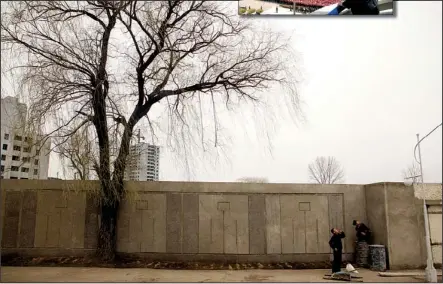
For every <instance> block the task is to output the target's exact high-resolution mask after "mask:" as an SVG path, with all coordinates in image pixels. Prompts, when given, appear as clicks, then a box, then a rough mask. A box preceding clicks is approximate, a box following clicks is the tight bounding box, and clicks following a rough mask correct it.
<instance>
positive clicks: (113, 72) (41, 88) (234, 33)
mask: <svg viewBox="0 0 443 284" xmlns="http://www.w3.org/2000/svg"><path fill="white" fill-rule="evenodd" d="M226 5H229V4H226V3H217V2H206V1H176V0H169V1H152V2H151V1H18V2H8V3H6V4H5V7H3V4H2V20H1V21H2V23H1V40H2V53H6V52H8V53H9V56H10V58H14V59H15V61H14V63H12V64H11V65H12V67H13V69H17V68H20V69H21V72H22V73H21V80H20V83H19V85H20V86H21V87H22V93H26V94H27V99H28V101H27V102H28V104H29V105H30V106H31V108H32V110H33V111H32V113H33V117H32V119H34V120H35V121H39V122H41V121H51V123H49V124H50V125H51V131H48V133H49V135H50V136H51V137H55V139H57V141H58V142H57V143H58V144H63V143H67V141H69V140H70V138H71V137H72V136H73V135H74V134H75V133H76V132H77V131H79V130H81V129H82V128H83V127H93V128H94V130H95V131H94V132H95V133H94V134H95V136H96V141H97V148H98V156H99V160H98V164H97V167H98V168H97V171H98V178H99V180H100V193H101V195H100V207H101V214H100V218H101V219H100V230H99V237H98V248H97V252H98V255H99V256H100V257H101V258H102V259H103V260H112V259H114V256H115V246H116V225H117V217H118V212H119V207H120V203H121V200H122V198H124V187H123V176H124V170H125V167H126V160H127V156H128V152H129V145H130V140H131V137H132V136H133V132H134V127H135V126H136V125H137V123H138V122H139V121H140V120H141V119H142V118H143V117H145V118H147V121H148V122H149V127H150V128H151V129H153V128H154V125H155V123H154V122H153V121H152V119H153V117H152V116H150V114H151V112H152V108H153V106H155V105H159V106H163V107H165V112H164V113H165V114H166V115H167V116H168V119H169V124H168V129H167V131H165V132H166V133H167V135H168V136H174V137H179V138H181V137H185V135H187V134H188V133H190V132H192V131H193V129H192V128H191V127H190V125H189V124H188V123H189V122H190V121H189V120H188V119H187V118H188V116H186V113H187V112H190V110H193V109H192V106H194V105H197V106H198V107H197V110H200V111H197V112H196V116H197V117H198V118H199V120H197V121H199V122H200V123H201V128H200V129H201V130H202V129H204V128H205V127H206V126H207V124H208V121H212V123H213V128H214V131H213V132H214V138H213V141H212V142H213V143H214V145H215V146H217V144H218V142H219V139H218V134H217V133H218V132H219V129H220V123H221V121H220V119H219V117H218V111H217V110H218V109H220V108H222V107H223V106H226V107H227V108H228V110H229V109H230V108H232V106H234V105H237V104H239V103H240V102H242V101H245V102H248V101H249V102H252V103H259V102H260V101H261V100H260V96H259V95H257V94H259V91H263V90H266V89H268V88H269V87H270V86H271V84H273V83H277V84H278V85H280V86H284V87H285V92H284V94H285V95H286V96H287V97H288V98H289V99H290V102H291V104H290V105H291V106H292V107H293V108H294V110H297V111H298V110H299V100H298V95H297V92H296V89H295V83H296V82H297V81H296V80H295V78H294V77H293V76H288V73H289V72H288V67H292V65H290V64H292V62H291V58H294V57H293V56H292V55H291V53H290V50H289V49H288V47H287V42H288V41H287V40H285V39H284V38H282V37H281V35H280V34H278V33H268V32H264V31H260V30H258V29H255V28H254V26H253V25H252V23H251V22H249V21H245V20H244V19H239V18H238V16H237V15H236V12H235V9H229V8H228V6H226ZM231 10H232V11H231ZM3 55H4V54H2V56H3ZM262 94H265V93H264V92H262ZM125 108H127V110H125ZM208 109H209V110H211V113H212V114H211V115H210V116H206V115H205V114H204V111H202V110H205V111H206V110H208ZM47 124H48V123H47ZM112 137H114V138H115V139H111V138H112ZM199 137H200V138H201V137H202V135H200V136H199ZM111 141H115V143H111ZM180 142H181V140H180V139H178V140H177V143H180ZM202 144H203V145H204V144H205V142H203V139H202ZM54 147H57V145H55V146H54ZM183 148H184V149H186V147H183ZM185 154H186V153H185Z"/></svg>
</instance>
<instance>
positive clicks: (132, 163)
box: [125, 142, 160, 181]
mask: <svg viewBox="0 0 443 284" xmlns="http://www.w3.org/2000/svg"><path fill="white" fill-rule="evenodd" d="M159 159H160V147H159V146H155V145H151V144H148V143H144V142H138V143H137V144H134V145H131V146H130V148H129V155H128V162H127V165H126V171H125V180H135V181H158V176H159Z"/></svg>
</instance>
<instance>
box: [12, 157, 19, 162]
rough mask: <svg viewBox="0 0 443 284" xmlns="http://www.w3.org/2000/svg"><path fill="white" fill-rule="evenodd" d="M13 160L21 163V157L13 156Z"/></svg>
mask: <svg viewBox="0 0 443 284" xmlns="http://www.w3.org/2000/svg"><path fill="white" fill-rule="evenodd" d="M12 160H13V161H20V157H19V156H12Z"/></svg>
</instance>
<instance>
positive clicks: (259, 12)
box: [255, 8, 263, 15]
mask: <svg viewBox="0 0 443 284" xmlns="http://www.w3.org/2000/svg"><path fill="white" fill-rule="evenodd" d="M255 13H257V14H259V15H260V14H261V13H263V9H262V8H260V9H258V10H257V11H255Z"/></svg>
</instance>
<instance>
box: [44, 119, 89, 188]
mask: <svg viewBox="0 0 443 284" xmlns="http://www.w3.org/2000/svg"><path fill="white" fill-rule="evenodd" d="M88 130H89V129H88V128H87V127H83V128H82V129H81V130H78V131H77V132H75V133H74V134H73V135H72V136H70V137H69V138H68V140H67V141H65V142H64V143H60V144H58V145H57V146H56V147H55V148H54V150H53V151H54V152H55V153H57V154H58V156H59V158H60V161H61V162H62V164H63V165H64V166H66V167H63V170H65V169H69V170H70V171H71V172H72V173H73V174H74V179H80V180H90V179H91V178H92V175H93V173H97V169H98V160H97V159H96V157H98V151H94V150H95V149H94V146H95V143H96V141H95V140H94V139H92V137H91V136H92V135H90V134H89V132H88ZM57 140H61V139H57ZM57 142H58V141H57Z"/></svg>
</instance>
